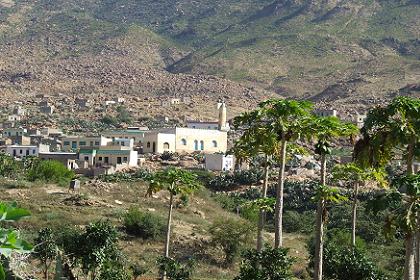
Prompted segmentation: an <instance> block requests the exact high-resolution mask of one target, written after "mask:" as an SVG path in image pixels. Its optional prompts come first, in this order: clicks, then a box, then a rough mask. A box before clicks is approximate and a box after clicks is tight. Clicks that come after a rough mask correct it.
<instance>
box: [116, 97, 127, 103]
mask: <svg viewBox="0 0 420 280" xmlns="http://www.w3.org/2000/svg"><path fill="white" fill-rule="evenodd" d="M114 101H115V103H120V104H123V103H125V98H123V97H115V98H114Z"/></svg>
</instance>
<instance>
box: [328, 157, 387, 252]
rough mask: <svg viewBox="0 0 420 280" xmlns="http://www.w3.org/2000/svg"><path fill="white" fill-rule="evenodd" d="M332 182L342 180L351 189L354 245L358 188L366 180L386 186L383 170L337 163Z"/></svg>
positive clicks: (353, 240) (353, 243)
mask: <svg viewBox="0 0 420 280" xmlns="http://www.w3.org/2000/svg"><path fill="white" fill-rule="evenodd" d="M332 174H333V178H332V179H333V181H334V182H337V183H338V182H344V184H346V185H347V186H350V187H351V188H352V189H353V194H352V217H351V225H352V226H351V243H352V245H353V247H355V246H356V223H357V205H358V195H359V188H360V187H361V186H363V185H365V184H366V183H367V182H370V183H374V184H377V185H379V186H381V187H385V186H387V184H388V182H387V180H386V178H385V176H386V175H385V172H384V171H383V170H376V169H373V168H369V169H363V168H361V167H359V166H357V165H356V164H355V163H353V162H352V163H348V164H338V165H336V166H334V168H333V170H332Z"/></svg>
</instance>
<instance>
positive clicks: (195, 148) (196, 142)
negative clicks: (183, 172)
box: [194, 140, 198, 151]
mask: <svg viewBox="0 0 420 280" xmlns="http://www.w3.org/2000/svg"><path fill="white" fill-rule="evenodd" d="M194 150H196V151H198V140H194Z"/></svg>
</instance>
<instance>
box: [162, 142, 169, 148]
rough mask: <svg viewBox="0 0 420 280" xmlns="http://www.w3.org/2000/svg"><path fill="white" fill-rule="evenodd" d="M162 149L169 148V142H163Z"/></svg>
mask: <svg viewBox="0 0 420 280" xmlns="http://www.w3.org/2000/svg"><path fill="white" fill-rule="evenodd" d="M163 149H164V150H169V143H168V142H165V143H163Z"/></svg>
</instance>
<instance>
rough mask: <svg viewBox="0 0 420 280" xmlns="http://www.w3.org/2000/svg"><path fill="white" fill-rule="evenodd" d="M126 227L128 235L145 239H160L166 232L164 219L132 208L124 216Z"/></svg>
mask: <svg viewBox="0 0 420 280" xmlns="http://www.w3.org/2000/svg"><path fill="white" fill-rule="evenodd" d="M124 227H125V230H126V232H127V233H129V234H132V235H135V236H137V237H141V238H143V239H160V238H161V237H163V236H164V234H165V231H166V225H165V220H164V219H163V218H162V217H160V216H158V215H155V214H152V213H149V212H146V213H144V212H141V211H139V210H138V209H137V208H130V209H129V210H128V212H127V213H126V214H125V215H124Z"/></svg>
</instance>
